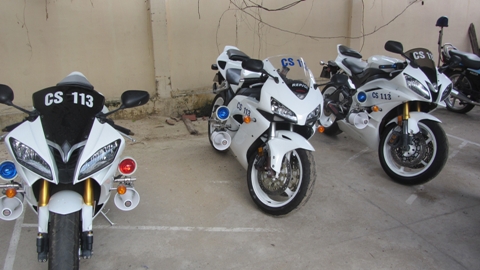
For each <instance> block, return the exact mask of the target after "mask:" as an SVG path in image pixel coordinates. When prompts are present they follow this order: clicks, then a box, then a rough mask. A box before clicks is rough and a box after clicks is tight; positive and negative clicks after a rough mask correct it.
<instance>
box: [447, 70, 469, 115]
mask: <svg viewBox="0 0 480 270" xmlns="http://www.w3.org/2000/svg"><path fill="white" fill-rule="evenodd" d="M460 75H461V72H454V73H452V74H451V75H450V76H449V77H450V80H451V81H452V83H453V85H455V87H456V90H457V91H458V92H460V93H462V94H464V95H465V96H466V97H468V98H470V99H471V98H472V96H471V95H470V93H472V92H473V87H472V84H471V83H470V80H469V79H468V78H467V77H465V76H464V77H463V79H462V81H460V82H457V81H458V79H459V78H460ZM445 105H447V110H449V111H451V112H456V113H467V112H469V111H471V110H472V109H473V107H475V105H473V104H469V103H466V102H464V101H461V100H459V99H458V98H456V97H453V96H451V95H450V96H448V98H447V99H445Z"/></svg>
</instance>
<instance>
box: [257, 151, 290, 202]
mask: <svg viewBox="0 0 480 270" xmlns="http://www.w3.org/2000/svg"><path fill="white" fill-rule="evenodd" d="M275 174H276V173H275V171H274V170H272V169H271V168H268V169H266V170H258V174H257V177H258V183H259V185H260V188H261V189H262V190H263V191H264V192H265V193H266V194H268V195H280V194H282V193H283V192H284V190H285V189H286V188H287V187H288V185H289V183H290V179H291V178H292V167H291V165H290V162H288V160H287V158H285V157H284V158H283V162H282V168H281V170H280V173H279V174H278V177H276V176H275Z"/></svg>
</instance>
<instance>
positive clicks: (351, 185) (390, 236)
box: [0, 108, 480, 270]
mask: <svg viewBox="0 0 480 270" xmlns="http://www.w3.org/2000/svg"><path fill="white" fill-rule="evenodd" d="M433 114H434V115H435V116H437V117H438V118H440V119H441V120H442V121H443V125H442V126H443V128H444V130H445V132H446V133H447V134H448V139H449V145H450V152H449V153H450V154H449V155H450V156H449V160H448V161H447V164H446V166H445V168H444V169H443V171H442V172H441V173H440V174H439V175H438V176H437V177H436V178H435V179H434V180H432V181H431V182H429V183H427V184H425V185H422V186H417V187H405V186H401V185H398V184H396V183H393V182H392V181H390V180H389V178H388V177H387V175H386V174H385V173H384V172H383V170H382V168H381V166H380V163H379V161H378V155H377V151H376V150H371V149H368V148H367V147H366V146H364V145H362V144H360V143H358V142H356V141H354V140H353V139H352V138H348V137H346V136H345V135H344V134H340V135H338V136H337V137H334V138H331V137H327V136H324V135H320V134H316V135H315V136H314V137H313V138H312V139H311V143H312V145H313V146H314V147H315V149H316V152H315V158H316V170H317V180H316V186H315V189H314V193H313V195H312V197H311V199H310V200H309V201H308V203H307V204H306V205H305V206H304V207H303V208H301V209H300V210H299V211H297V212H295V213H294V214H292V215H289V216H287V217H283V218H273V217H270V216H267V215H265V214H263V213H262V212H260V211H259V210H258V209H257V208H256V206H255V204H254V203H253V201H252V199H251V198H250V196H249V194H248V191H247V183H246V171H245V170H244V169H243V168H242V167H241V166H240V164H239V163H238V162H237V161H236V159H235V158H234V157H233V156H232V154H231V153H226V154H219V153H217V152H215V151H214V150H213V149H212V148H211V146H210V144H209V143H208V138H207V135H206V126H207V122H206V121H202V120H200V121H196V122H193V123H194V124H195V125H196V127H197V129H198V130H199V132H200V135H197V136H193V135H189V134H188V132H187V131H186V128H185V126H184V125H183V123H182V122H178V123H176V124H175V125H173V126H170V125H168V124H166V123H165V118H162V117H160V116H151V117H149V118H148V119H144V120H139V121H135V122H132V121H126V120H122V121H117V122H118V123H119V124H121V125H123V126H125V127H130V128H131V129H132V130H134V131H135V132H136V133H137V135H136V136H135V137H137V138H138V140H139V141H138V142H137V143H129V145H128V146H127V148H126V151H125V155H130V156H132V157H134V158H135V159H136V160H137V161H138V163H139V168H138V171H137V173H136V176H137V178H138V181H137V184H136V188H137V190H138V191H139V192H140V194H141V202H140V205H139V206H138V208H137V209H135V210H133V211H130V212H122V211H120V210H118V209H117V208H116V207H115V206H114V204H113V201H112V200H111V201H110V202H109V205H107V207H106V209H111V210H110V212H109V213H108V216H109V218H110V219H111V220H112V221H113V222H115V223H116V225H114V226H110V225H109V223H108V222H107V221H106V220H105V219H104V218H103V217H101V216H98V217H97V218H96V219H95V221H94V233H95V238H94V239H95V240H94V256H93V257H92V259H90V260H82V261H81V262H80V268H81V269H480V256H479V254H480V234H479V232H480V166H479V159H480V137H479V136H478V134H480V109H478V108H475V109H474V110H473V111H472V112H470V113H468V114H466V115H458V114H454V113H451V112H448V111H446V110H445V109H439V110H437V111H436V112H434V113H433ZM2 148H3V147H2ZM0 230H1V231H2V233H1V234H0V254H1V255H0V267H1V266H2V265H3V266H4V267H5V269H22V270H27V269H47V265H46V264H40V263H38V262H37V261H36V258H37V255H36V246H35V238H36V216H35V215H34V214H33V212H32V211H31V210H30V209H27V211H26V212H25V216H24V219H23V221H17V222H15V221H13V222H6V221H0Z"/></svg>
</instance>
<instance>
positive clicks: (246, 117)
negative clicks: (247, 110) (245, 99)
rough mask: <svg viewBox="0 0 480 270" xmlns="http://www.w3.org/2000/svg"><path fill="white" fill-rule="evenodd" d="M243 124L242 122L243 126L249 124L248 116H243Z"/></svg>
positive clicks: (250, 119)
mask: <svg viewBox="0 0 480 270" xmlns="http://www.w3.org/2000/svg"><path fill="white" fill-rule="evenodd" d="M243 122H244V123H245V124H250V122H252V118H250V116H248V115H245V116H244V117H243Z"/></svg>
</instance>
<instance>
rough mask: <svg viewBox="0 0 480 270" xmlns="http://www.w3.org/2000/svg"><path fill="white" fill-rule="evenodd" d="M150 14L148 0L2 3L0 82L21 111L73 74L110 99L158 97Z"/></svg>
mask: <svg viewBox="0 0 480 270" xmlns="http://www.w3.org/2000/svg"><path fill="white" fill-rule="evenodd" d="M148 15H149V13H148V4H147V3H145V1H144V0H130V1H117V0H102V1H95V0H91V1H77V0H74V1H71V0H58V1H51V0H49V1H39V0H34V1H32V0H27V1H18V0H5V1H0V37H1V38H0V63H1V65H0V66H1V67H0V82H1V83H3V84H7V85H9V86H11V87H12V88H13V89H14V93H15V103H18V104H19V105H22V106H28V105H31V94H32V93H33V92H34V91H35V90H39V89H42V88H45V87H48V86H52V85H55V84H56V83H57V82H58V81H60V80H61V79H62V78H63V77H65V76H66V75H68V74H69V73H70V72H72V71H75V70H76V71H80V72H82V73H84V74H85V75H86V76H87V78H88V79H89V81H90V82H91V83H92V84H93V85H94V86H95V88H96V89H97V90H98V91H100V92H102V93H103V94H104V95H105V96H106V97H107V98H108V99H116V98H119V97H120V95H121V93H122V92H123V91H124V90H127V89H145V90H149V91H150V92H152V93H154V91H155V81H154V76H153V60H152V59H153V58H152V55H153V51H152V42H151V31H150V30H149V25H150V19H149V16H148ZM3 108H4V106H0V109H3Z"/></svg>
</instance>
